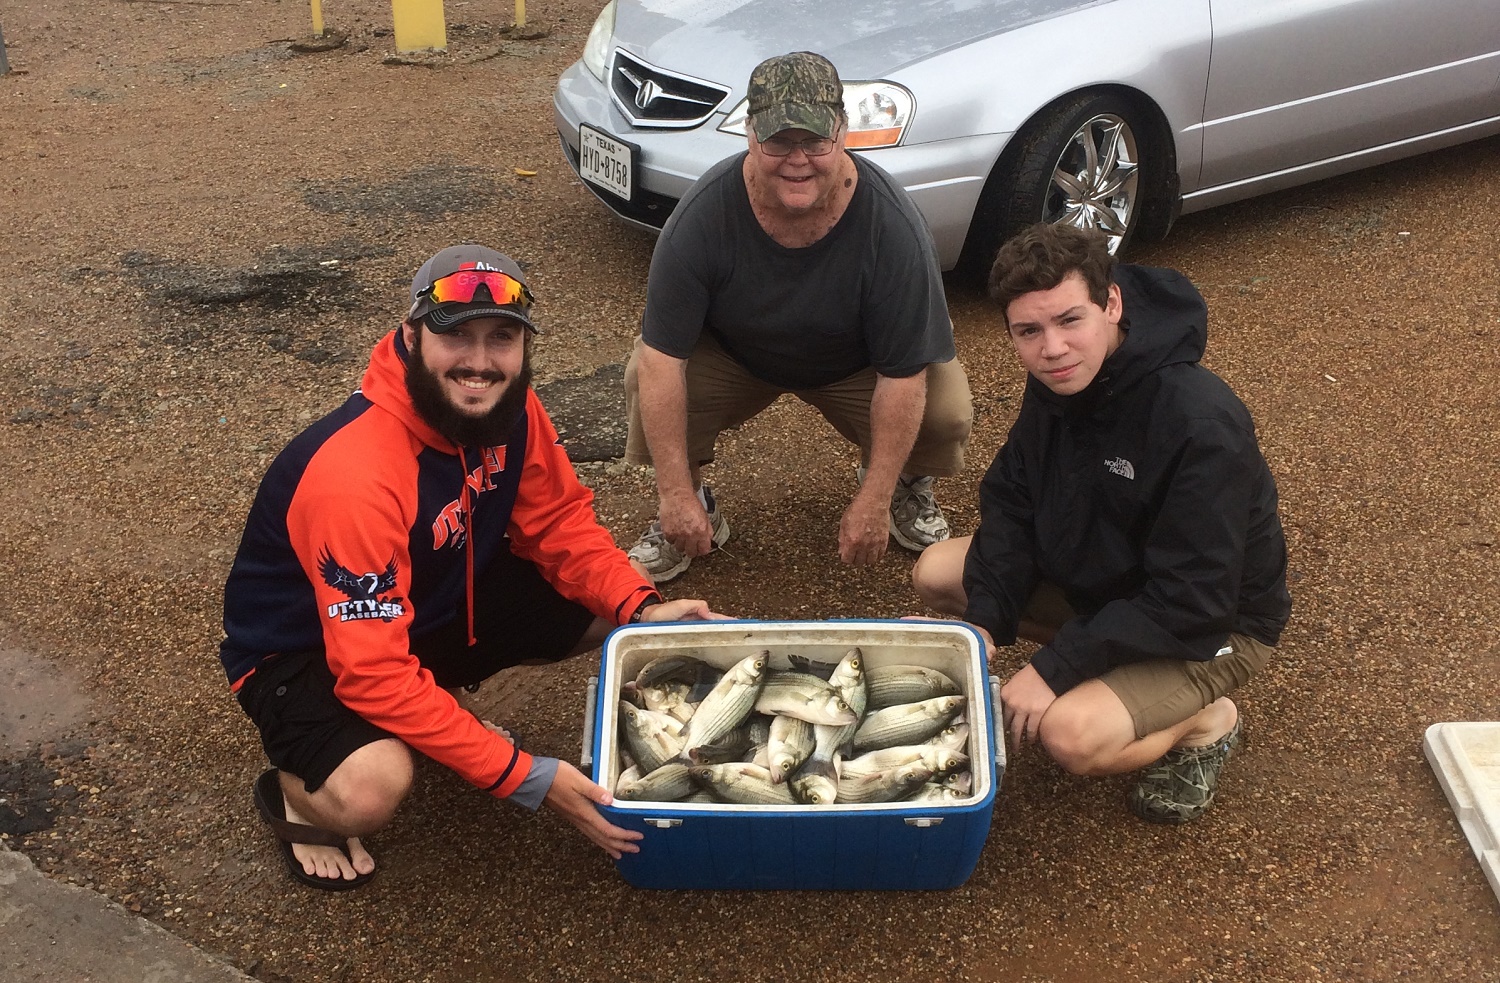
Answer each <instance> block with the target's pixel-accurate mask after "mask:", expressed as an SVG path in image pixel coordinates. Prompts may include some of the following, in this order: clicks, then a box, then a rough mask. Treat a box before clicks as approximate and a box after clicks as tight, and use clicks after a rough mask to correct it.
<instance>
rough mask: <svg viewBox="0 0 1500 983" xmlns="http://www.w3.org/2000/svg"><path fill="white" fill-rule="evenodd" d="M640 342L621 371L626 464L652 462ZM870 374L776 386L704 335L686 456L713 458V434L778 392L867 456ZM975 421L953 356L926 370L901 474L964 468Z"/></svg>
mask: <svg viewBox="0 0 1500 983" xmlns="http://www.w3.org/2000/svg"><path fill="white" fill-rule="evenodd" d="M642 344H643V343H642V341H641V339H640V338H636V340H635V348H634V350H633V351H632V352H631V354H630V361H629V363H628V364H627V365H626V366H625V403H626V410H627V413H628V419H629V426H630V429H629V433H628V435H627V437H626V440H625V460H626V461H627V462H629V463H630V464H637V465H641V464H650V463H651V452H650V450H649V449H648V448H647V446H646V435H645V431H644V430H643V429H642V427H641V409H640V389H639V383H638V381H637V376H636V360H637V358H638V356H639V353H640V349H641V345H642ZM875 378H876V375H875V370H874V369H865V370H863V371H861V372H856V373H855V374H854V375H852V376H849V377H848V378H847V379H841V380H839V381H838V382H835V383H832V384H831V385H827V386H820V387H818V388H816V389H782V388H781V387H780V386H776V385H773V384H771V383H769V382H765V381H764V380H761V379H758V378H756V377H755V376H753V375H751V374H750V373H749V372H747V371H746V370H745V368H744V367H743V366H741V365H740V364H739V363H738V362H736V361H735V360H734V359H732V358H730V357H729V355H727V354H726V353H725V352H724V349H722V348H721V347H719V345H718V343H717V342H715V341H714V340H713V339H712V338H710V337H709V336H708V335H706V334H705V335H704V336H703V338H702V340H700V341H699V343H698V347H697V348H696V349H694V351H693V354H692V356H691V357H690V358H689V359H688V360H687V403H688V405H687V444H688V446H687V454H688V461H689V462H691V463H692V464H695V465H703V464H707V463H709V462H710V461H712V460H713V459H714V444H715V443H716V442H717V441H718V439H719V434H720V433H722V432H723V431H725V430H729V429H732V428H734V427H737V426H740V425H741V424H743V423H745V422H746V421H748V420H750V419H751V418H753V417H755V416H756V415H757V414H759V413H760V412H761V411H762V410H764V409H765V408H766V407H768V406H770V405H771V404H772V403H774V402H775V401H776V399H777V398H778V397H779V396H781V395H782V394H783V393H787V392H790V393H791V394H792V395H793V396H796V397H797V398H798V399H800V400H802V401H803V402H804V403H807V404H808V405H810V406H812V407H813V408H814V409H816V410H817V411H818V412H819V413H821V414H823V418H824V419H826V420H827V421H828V422H829V423H831V424H833V428H834V429H835V430H837V431H838V432H839V433H840V434H842V435H843V437H844V439H846V440H848V441H849V442H850V443H852V444H855V445H856V446H858V447H859V449H860V452H861V455H860V459H861V461H863V462H866V463H868V461H869V457H870V401H871V399H873V398H874V395H875ZM973 421H974V408H973V402H972V399H971V397H970V395H969V378H968V376H967V375H966V374H965V373H964V368H963V366H962V365H960V364H959V362H958V359H954V360H953V361H951V362H934V363H933V364H931V365H929V366H928V367H927V408H926V410H925V412H924V413H923V416H922V427H921V429H920V430H919V431H918V432H917V440H916V443H915V444H914V445H913V446H912V450H911V454H910V456H908V457H907V459H906V466H905V467H903V468H902V469H901V470H902V471H903V472H905V473H906V474H915V475H934V476H936V477H939V478H943V477H949V476H951V475H955V474H957V473H958V472H959V471H960V470H962V469H963V465H964V447H965V446H966V445H967V444H968V442H969V429H970V427H971V426H972V425H973Z"/></svg>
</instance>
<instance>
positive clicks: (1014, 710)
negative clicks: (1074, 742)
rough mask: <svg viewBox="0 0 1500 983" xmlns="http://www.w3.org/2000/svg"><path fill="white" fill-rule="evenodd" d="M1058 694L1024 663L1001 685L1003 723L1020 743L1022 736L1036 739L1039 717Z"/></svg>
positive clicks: (1040, 726) (1017, 742)
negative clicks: (1003, 711)
mask: <svg viewBox="0 0 1500 983" xmlns="http://www.w3.org/2000/svg"><path fill="white" fill-rule="evenodd" d="M1056 699H1057V694H1056V693H1054V692H1052V687H1051V686H1048V685H1047V681H1046V680H1045V679H1043V678H1042V676H1041V674H1040V673H1038V672H1037V671H1036V670H1035V669H1033V668H1032V667H1031V663H1029V662H1028V663H1026V665H1025V666H1024V667H1023V668H1022V669H1021V671H1020V672H1017V673H1016V674H1015V675H1014V676H1012V677H1010V679H1009V681H1007V682H1006V684H1005V685H1004V686H1002V687H1000V702H1001V703H1002V704H1003V705H1004V708H1005V725H1006V726H1007V727H1009V728H1010V736H1011V737H1012V739H1014V740H1015V742H1016V744H1017V745H1018V746H1019V745H1020V744H1021V742H1022V739H1023V738H1025V739H1027V740H1032V741H1035V740H1037V736H1038V734H1039V733H1040V732H1041V728H1042V717H1044V716H1045V715H1046V713H1047V709H1048V708H1049V707H1050V706H1052V703H1053V701H1054V700H1056Z"/></svg>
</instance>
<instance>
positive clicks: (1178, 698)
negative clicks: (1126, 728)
mask: <svg viewBox="0 0 1500 983" xmlns="http://www.w3.org/2000/svg"><path fill="white" fill-rule="evenodd" d="M1075 617H1077V613H1076V612H1075V611H1074V610H1073V608H1072V606H1071V605H1069V604H1068V600H1067V598H1066V597H1064V596H1063V592H1062V591H1061V590H1060V589H1058V588H1057V587H1056V586H1054V585H1052V584H1047V583H1044V584H1041V585H1040V586H1038V587H1037V589H1036V591H1035V593H1033V594H1032V595H1031V600H1030V601H1028V602H1027V604H1026V614H1025V618H1026V619H1027V620H1028V621H1033V622H1035V623H1036V624H1037V625H1038V626H1040V627H1042V628H1044V629H1047V630H1052V631H1055V630H1056V629H1058V628H1061V627H1062V626H1063V623H1064V622H1067V621H1070V620H1072V619H1073V618H1075ZM1224 644H1225V647H1226V648H1228V649H1230V651H1229V652H1226V653H1224V654H1223V655H1220V656H1219V657H1217V658H1215V659H1213V660H1211V661H1209V662H1185V661H1183V660H1181V659H1150V660H1148V661H1146V662H1133V663H1131V664H1130V665H1125V666H1120V667H1118V668H1115V669H1111V670H1110V671H1109V672H1106V673H1105V674H1104V675H1102V676H1100V677H1099V681H1100V682H1102V683H1104V685H1106V686H1108V687H1109V688H1110V689H1111V690H1112V691H1113V692H1114V694H1115V695H1116V696H1118V697H1119V698H1120V702H1121V703H1123V704H1125V709H1127V710H1129V711H1130V718H1131V720H1132V721H1134V722H1135V736H1136V737H1137V738H1143V737H1145V736H1146V735H1148V734H1155V733H1156V732H1157V731H1161V730H1166V729H1167V728H1168V727H1171V726H1172V725H1173V724H1177V723H1181V722H1182V721H1184V720H1186V719H1187V718H1189V717H1191V716H1192V715H1193V714H1195V713H1197V712H1198V711H1199V710H1202V709H1203V708H1204V707H1206V706H1208V705H1209V704H1210V703H1212V702H1213V701H1215V700H1217V699H1218V698H1219V697H1221V696H1225V695H1227V694H1229V693H1231V692H1233V691H1234V690H1236V689H1238V688H1239V687H1241V686H1243V685H1245V683H1247V682H1249V681H1250V677H1251V676H1253V675H1255V674H1256V673H1258V672H1260V671H1261V670H1262V669H1264V668H1265V666H1266V663H1267V662H1269V661H1270V659H1271V656H1272V655H1273V654H1275V652H1276V650H1275V649H1274V648H1272V647H1271V646H1269V645H1267V644H1266V643H1265V642H1262V641H1258V640H1256V639H1254V638H1251V637H1250V636H1249V635H1240V634H1237V633H1236V634H1231V635H1230V636H1229V640H1228V641H1226V642H1225V643H1224Z"/></svg>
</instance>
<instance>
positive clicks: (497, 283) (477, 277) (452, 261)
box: [406, 243, 540, 334]
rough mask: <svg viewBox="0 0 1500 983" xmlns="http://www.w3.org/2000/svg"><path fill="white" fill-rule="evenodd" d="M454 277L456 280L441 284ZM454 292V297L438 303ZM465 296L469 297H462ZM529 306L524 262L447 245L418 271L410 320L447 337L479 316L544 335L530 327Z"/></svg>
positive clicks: (482, 249)
mask: <svg viewBox="0 0 1500 983" xmlns="http://www.w3.org/2000/svg"><path fill="white" fill-rule="evenodd" d="M463 274H472V275H470V276H463ZM486 274H491V275H488V276H487V275H486ZM496 274H497V275H496ZM450 277H456V280H454V281H451V282H448V283H445V284H443V285H442V286H441V287H439V286H438V281H440V280H446V279H447V278H450ZM434 287H438V289H437V290H434ZM450 293H451V294H452V295H453V296H454V299H450V300H439V299H438V297H439V296H443V295H445V294H450ZM464 296H467V297H468V298H469V299H467V300H463V299H458V298H460V297H464ZM531 302H532V298H531V288H530V287H528V286H527V285H526V278H525V276H524V275H523V274H522V273H521V266H520V264H518V263H517V262H516V261H515V260H513V259H511V258H510V257H509V256H507V255H505V254H504V253H500V252H496V251H495V250H493V249H489V248H487V247H485V246H479V245H474V244H473V243H465V244H464V245H459V246H449V247H448V248H447V249H444V250H442V251H441V252H439V253H437V254H436V255H435V256H433V257H432V258H431V259H429V260H428V261H427V262H425V263H423V264H422V268H421V269H419V270H417V275H416V276H415V277H413V278H412V281H411V310H410V311H409V312H408V313H407V315H406V319H407V320H408V321H410V322H412V323H413V324H415V323H416V322H417V321H422V322H423V323H424V324H426V325H427V329H428V330H429V331H435V332H437V333H438V334H443V333H445V332H448V331H452V330H453V329H454V328H456V327H458V326H459V325H460V324H462V323H464V322H465V321H468V320H471V319H473V318H476V317H508V318H511V319H513V320H516V321H520V322H521V323H522V324H524V325H526V327H528V328H530V329H531V330H532V331H537V333H538V334H540V331H538V330H537V326H536V325H535V324H532V323H531Z"/></svg>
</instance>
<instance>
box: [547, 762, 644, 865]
mask: <svg viewBox="0 0 1500 983" xmlns="http://www.w3.org/2000/svg"><path fill="white" fill-rule="evenodd" d="M614 800H615V797H614V796H613V795H611V794H610V792H609V789H607V788H604V787H603V786H601V785H596V784H594V783H593V782H591V781H589V779H588V778H587V777H586V776H585V775H584V774H583V772H581V771H579V770H578V769H577V768H574V767H573V766H572V765H570V764H568V763H567V762H566V761H559V762H558V763H557V774H556V775H555V776H554V777H553V779H552V787H551V788H550V789H548V790H547V797H546V798H545V799H543V800H542V804H543V805H545V806H546V807H547V808H548V809H551V810H552V811H553V812H555V813H557V814H558V815H560V816H562V817H563V818H564V819H566V820H567V821H568V822H570V823H572V824H573V825H574V826H577V827H578V829H579V831H580V832H582V833H583V835H584V836H587V837H588V838H589V840H590V841H591V842H592V843H593V844H594V845H595V846H597V847H599V848H600V849H601V850H603V851H604V852H605V853H607V854H609V855H610V856H611V857H613V858H614V859H616V860H619V859H620V857H622V856H623V855H625V854H627V853H640V852H641V848H640V847H639V846H636V841H637V840H639V839H641V838H642V836H643V834H642V833H639V832H637V831H635V830H630V829H622V828H620V827H619V826H616V825H615V824H614V823H612V822H610V821H609V820H607V819H605V818H604V817H603V816H602V815H600V813H599V806H602V805H609V804H610V803H611V802H613V801H614Z"/></svg>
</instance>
